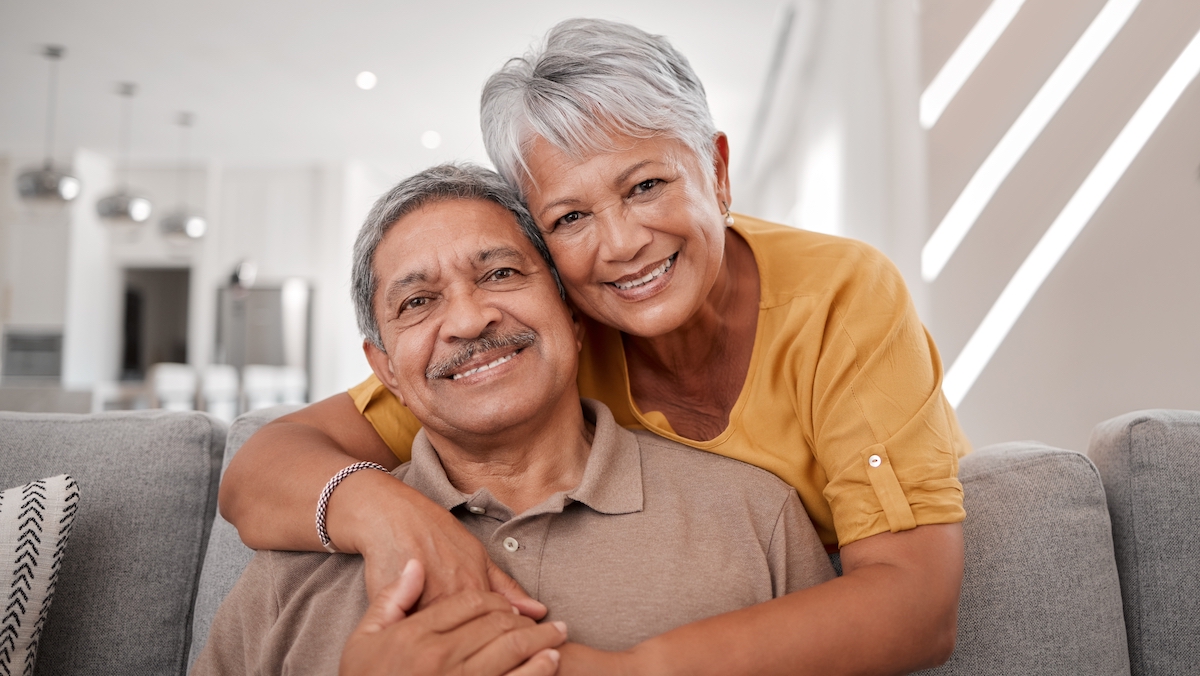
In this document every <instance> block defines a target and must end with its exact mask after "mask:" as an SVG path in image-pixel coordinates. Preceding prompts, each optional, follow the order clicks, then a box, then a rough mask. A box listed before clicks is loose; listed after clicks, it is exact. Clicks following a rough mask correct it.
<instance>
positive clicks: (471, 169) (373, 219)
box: [350, 163, 567, 350]
mask: <svg viewBox="0 0 1200 676" xmlns="http://www.w3.org/2000/svg"><path fill="white" fill-rule="evenodd" d="M446 200H486V201H489V202H495V203H496V204H499V205H500V206H502V207H504V208H505V209H507V210H508V211H509V212H510V213H512V215H513V216H514V217H515V218H516V221H517V225H518V226H519V227H520V228H521V232H522V234H524V235H525V237H527V238H528V239H529V241H530V243H532V244H533V248H534V249H536V250H537V252H538V253H539V254H541V256H542V259H543V260H544V261H546V265H547V266H548V268H549V270H550V273H551V275H553V276H554V283H555V284H556V285H557V286H558V294H559V296H561V297H562V298H564V299H565V298H566V296H567V295H566V291H564V290H563V285H562V281H560V280H559V278H558V270H557V269H556V268H555V267H554V261H553V260H552V259H551V258H550V250H549V249H547V248H546V243H545V242H544V241H543V240H542V235H541V233H540V232H538V229H537V225H536V224H535V223H534V222H533V217H532V216H530V215H529V210H528V209H527V208H526V207H525V203H524V202H523V201H521V196H520V195H519V194H518V193H517V191H516V189H515V188H514V187H513V186H512V185H510V184H509V183H508V182H506V181H505V180H504V179H502V178H501V177H500V176H499V175H498V174H497V173H496V172H494V171H491V170H490V169H484V168H483V167H480V166H477V165H474V164H465V163H464V164H440V165H438V166H436V167H430V168H429V169H426V170H425V171H422V172H420V173H418V174H415V175H413V176H410V177H408V178H406V179H404V180H403V181H400V183H398V184H397V185H396V187H394V188H392V189H391V190H389V191H388V192H387V193H385V194H384V195H383V196H382V197H380V198H379V199H378V200H376V201H375V206H373V207H371V213H369V214H367V220H366V221H365V222H364V223H363V226H362V229H361V230H359V231H358V239H356V240H355V242H354V264H353V265H354V267H353V269H352V270H351V273H350V293H351V294H352V295H353V297H354V311H355V313H356V314H357V316H358V330H359V331H361V332H362V334H363V337H364V338H366V339H367V340H369V341H371V344H372V345H374V346H375V347H377V348H379V349H380V350H384V349H385V348H384V346H383V338H382V336H380V333H379V322H378V320H377V319H376V317H375V293H376V291H378V289H379V277H378V276H377V275H376V274H375V268H374V265H375V250H376V249H378V248H379V243H380V242H382V241H383V237H384V235H386V234H387V232H388V230H389V229H391V227H392V226H393V225H395V224H396V221H398V220H400V219H401V218H403V217H404V216H406V215H408V214H409V213H412V212H413V211H416V210H417V209H420V208H421V207H423V206H425V205H427V204H433V203H435V202H444V201H446Z"/></svg>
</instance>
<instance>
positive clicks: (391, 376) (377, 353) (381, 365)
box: [363, 340, 404, 404]
mask: <svg viewBox="0 0 1200 676" xmlns="http://www.w3.org/2000/svg"><path fill="white" fill-rule="evenodd" d="M363 354H365V355H366V356H367V363H368V364H370V365H371V370H372V371H374V372H375V377H376V378H378V379H379V382H381V383H383V386H384V387H386V388H388V390H389V391H391V393H392V394H394V395H396V398H397V399H399V400H400V403H401V404H403V403H404V397H403V396H402V395H401V394H400V388H399V387H398V386H397V385H399V383H400V379H399V378H397V377H396V372H395V370H393V369H392V360H391V359H389V358H388V354H387V352H384V351H383V350H381V349H379V348H378V347H375V344H374V343H372V342H371V341H369V340H364V341H363Z"/></svg>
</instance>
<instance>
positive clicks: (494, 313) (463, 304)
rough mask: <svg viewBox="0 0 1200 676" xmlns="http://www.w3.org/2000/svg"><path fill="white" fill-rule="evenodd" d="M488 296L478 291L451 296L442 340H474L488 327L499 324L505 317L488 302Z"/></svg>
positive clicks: (443, 325)
mask: <svg viewBox="0 0 1200 676" xmlns="http://www.w3.org/2000/svg"><path fill="white" fill-rule="evenodd" d="M486 296H487V294H486V293H484V292H483V291H480V290H478V289H475V290H473V291H472V292H464V293H456V294H452V295H450V296H449V297H448V298H447V301H448V303H447V306H446V315H445V318H444V320H443V321H442V326H441V338H442V340H446V341H453V340H457V339H466V340H473V339H475V338H478V337H479V336H480V335H481V334H482V333H483V331H484V329H486V328H487V327H488V326H490V325H492V324H494V323H495V324H498V323H499V322H500V320H501V319H502V318H503V317H502V316H501V313H500V310H499V309H498V308H496V307H495V306H494V305H492V304H490V303H488V302H487V299H486Z"/></svg>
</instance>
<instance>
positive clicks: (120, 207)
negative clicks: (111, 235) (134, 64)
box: [96, 82, 154, 224]
mask: <svg viewBox="0 0 1200 676" xmlns="http://www.w3.org/2000/svg"><path fill="white" fill-rule="evenodd" d="M136 93H137V85H135V84H133V83H132V82H122V83H121V84H120V85H118V87H117V94H118V95H119V96H121V97H122V98H124V99H125V101H124V103H123V104H122V108H121V135H120V151H121V164H120V166H119V167H118V171H119V172H120V174H119V175H120V180H119V181H118V183H117V185H118V186H119V187H118V188H117V189H116V190H115V191H113V193H112V194H110V195H107V196H106V197H104V198H102V199H101V200H100V201H99V202H96V213H97V214H99V215H100V218H103V219H105V220H107V221H109V222H111V223H113V224H119V223H131V222H132V223H135V224H136V223H145V222H146V221H147V220H149V218H150V212H151V211H153V209H154V207H153V205H151V204H150V200H149V199H148V198H146V197H143V196H142V195H139V194H137V193H135V192H133V191H132V190H130V189H129V188H128V187H126V185H125V174H126V173H127V172H128V171H129V136H130V134H131V131H132V130H131V127H132V123H133V121H132V119H131V113H132V111H131V110H130V108H131V106H132V102H133V95H134V94H136Z"/></svg>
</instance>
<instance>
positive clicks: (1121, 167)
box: [942, 33, 1200, 408]
mask: <svg viewBox="0 0 1200 676" xmlns="http://www.w3.org/2000/svg"><path fill="white" fill-rule="evenodd" d="M1198 73H1200V33H1197V34H1196V35H1195V36H1194V37H1193V38H1192V40H1191V42H1189V43H1188V45H1187V47H1185V48H1184V50H1183V52H1182V53H1181V54H1180V55H1179V57H1178V58H1177V59H1176V60H1175V63H1173V64H1171V67H1170V68H1169V69H1168V70H1167V73H1166V75H1163V77H1162V79H1161V80H1159V81H1158V84H1157V85H1155V86H1154V89H1153V90H1152V91H1151V92H1150V95H1149V96H1147V97H1146V100H1145V101H1143V102H1142V105H1141V106H1139V107H1138V109H1137V112H1135V113H1134V114H1133V117H1131V118H1129V122H1127V123H1126V124H1125V128H1124V129H1122V130H1121V133H1120V134H1118V135H1117V138H1116V139H1115V140H1114V141H1113V142H1112V145H1110V146H1109V147H1108V150H1106V151H1105V152H1104V156H1103V157H1101V158H1100V161H1099V162H1097V163H1096V166H1095V167H1093V168H1092V171H1091V173H1089V174H1088V176H1087V178H1085V179H1084V180H1083V183H1082V184H1080V186H1079V189H1078V190H1076V191H1075V194H1074V195H1072V196H1071V200H1070V201H1069V202H1067V205H1066V206H1065V207H1063V210H1062V211H1061V212H1060V213H1059V214H1058V217H1057V218H1055V219H1054V222H1053V223H1052V224H1051V225H1050V228H1049V229H1048V230H1047V231H1046V234H1044V235H1042V239H1041V240H1039V241H1038V243H1037V245H1036V246H1034V248H1033V251H1031V252H1030V253H1029V256H1028V257H1027V258H1026V259H1025V262H1023V263H1021V267H1020V268H1018V269H1017V272H1016V274H1015V275H1013V278H1012V279H1011V280H1010V281H1009V282H1008V285H1007V286H1005V287H1004V291H1002V292H1001V293H1000V297H999V298H997V299H996V303H995V304H994V305H992V309H991V310H989V311H988V313H987V316H986V317H984V318H983V322H982V323H980V325H979V328H977V329H975V333H974V334H972V335H971V339H970V340H968V341H967V345H966V347H964V348H963V350H962V352H961V353H959V355H958V358H957V359H955V360H954V364H953V365H952V366H951V367H950V370H949V371H948V372H947V373H946V378H945V380H944V381H943V382H942V390H943V391H944V392H945V393H946V398H947V399H948V400H949V401H950V405H951V406H954V407H956V408H957V407H958V405H959V404H960V403H961V402H962V400H963V397H965V396H966V395H967V392H968V391H969V390H970V389H971V386H972V385H974V384H975V380H976V379H977V378H979V374H980V373H982V372H983V369H984V367H986V366H987V363H988V362H989V361H991V358H992V356H993V355H994V354H996V349H997V348H999V347H1000V344H1001V343H1002V342H1004V339H1005V337H1007V336H1008V332H1009V331H1010V330H1012V327H1013V325H1014V324H1015V323H1016V322H1017V319H1018V318H1019V317H1020V316H1021V313H1022V312H1024V311H1025V308H1026V306H1028V305H1029V301H1030V300H1031V299H1032V298H1033V296H1034V294H1036V293H1037V291H1038V288H1040V287H1041V285H1042V282H1044V281H1045V280H1046V277H1047V276H1049V274H1050V272H1051V271H1052V270H1053V269H1054V266H1055V265H1057V264H1058V261H1059V260H1060V259H1061V258H1062V256H1063V254H1064V253H1066V251H1067V249H1068V248H1070V246H1071V244H1072V243H1073V242H1074V241H1075V238H1076V237H1077V236H1079V233H1080V232H1081V231H1082V230H1083V228H1084V226H1086V225H1087V224H1088V221H1090V220H1091V218H1092V216H1093V215H1094V214H1095V213H1096V210H1097V209H1099V208H1100V205H1101V204H1102V203H1103V202H1104V200H1105V199H1106V198H1107V197H1108V194H1109V193H1110V192H1111V191H1112V189H1113V186H1115V185H1116V184H1117V181H1119V180H1120V179H1121V176H1123V175H1124V174H1125V171H1126V170H1127V169H1128V168H1129V165H1130V163H1131V162H1133V159H1134V158H1135V157H1137V155H1138V153H1139V152H1141V150H1142V147H1143V146H1145V145H1146V141H1147V140H1149V139H1150V136H1151V135H1153V134H1154V131H1155V130H1156V129H1158V126H1159V124H1161V123H1162V121H1163V118H1164V117H1166V115H1167V112H1169V111H1170V110H1171V107H1172V106H1174V105H1175V102H1176V101H1178V100H1179V97H1180V95H1182V94H1183V91H1184V90H1185V89H1187V87H1188V85H1189V84H1191V82H1192V81H1193V80H1194V79H1196V75H1197V74H1198Z"/></svg>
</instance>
